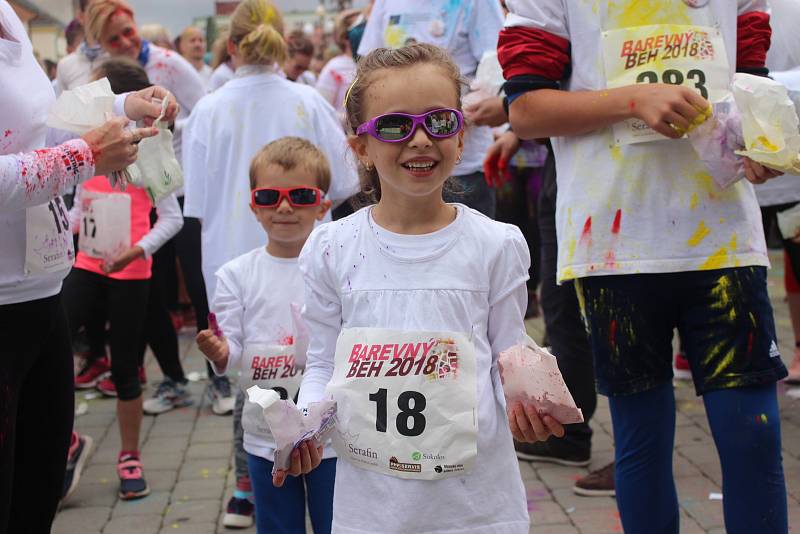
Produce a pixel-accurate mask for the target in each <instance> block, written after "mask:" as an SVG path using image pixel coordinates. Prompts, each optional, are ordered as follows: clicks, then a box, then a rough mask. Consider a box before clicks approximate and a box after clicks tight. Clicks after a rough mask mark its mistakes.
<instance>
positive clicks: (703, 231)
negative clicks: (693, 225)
mask: <svg viewBox="0 0 800 534" xmlns="http://www.w3.org/2000/svg"><path fill="white" fill-rule="evenodd" d="M710 233H711V230H709V229H708V226H706V223H705V222H704V221H700V223H699V224H698V225H697V230H695V231H694V234H693V235H692V237H690V238H689V241H687V244H688V245H689V246H690V247H696V246H697V245H699V244H700V243H701V242H702V241H703V239H705V238H706V237H708V234H710Z"/></svg>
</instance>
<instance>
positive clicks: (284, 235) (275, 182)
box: [250, 163, 331, 253]
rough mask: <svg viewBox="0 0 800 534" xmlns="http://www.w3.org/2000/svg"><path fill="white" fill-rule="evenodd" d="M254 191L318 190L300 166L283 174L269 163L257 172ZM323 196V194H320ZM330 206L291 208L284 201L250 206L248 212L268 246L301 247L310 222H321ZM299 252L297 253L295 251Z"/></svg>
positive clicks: (310, 225) (329, 204) (325, 204)
mask: <svg viewBox="0 0 800 534" xmlns="http://www.w3.org/2000/svg"><path fill="white" fill-rule="evenodd" d="M256 178H257V180H256V189H260V188H264V187H277V188H292V187H319V184H318V183H317V178H316V176H314V175H313V174H311V173H310V172H309V171H308V170H307V169H306V168H304V167H303V166H297V167H295V168H294V169H292V170H290V171H287V170H286V169H284V168H283V167H281V166H280V165H275V164H273V163H269V164H267V165H262V166H261V168H259V169H258V172H257V176H256ZM323 194H324V192H323ZM330 207H331V201H330V200H327V199H323V200H322V201H321V202H320V204H319V205H318V206H308V207H304V206H292V205H291V204H289V201H288V200H287V199H286V198H282V199H281V201H280V204H278V205H277V206H276V207H274V208H262V207H259V206H253V205H252V204H251V205H250V209H251V210H252V211H253V213H254V214H255V216H256V219H258V222H260V223H261V226H262V227H263V228H264V230H265V231H266V232H267V235H268V236H269V242H270V245H272V244H275V245H278V246H299V247H302V246H303V243H305V241H306V239H307V238H308V236H309V234H311V231H312V230H313V229H314V223H315V222H316V221H321V220H322V218H323V217H325V214H326V213H327V212H328V210H329V209H330ZM298 253H299V250H298Z"/></svg>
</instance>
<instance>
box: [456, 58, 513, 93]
mask: <svg viewBox="0 0 800 534" xmlns="http://www.w3.org/2000/svg"><path fill="white" fill-rule="evenodd" d="M504 83H505V80H504V79H503V68H502V67H501V66H500V61H499V60H498V59H497V51H488V52H485V53H484V54H483V57H481V61H480V63H478V70H477V71H476V72H475V79H474V80H472V82H471V83H470V84H469V93H467V94H466V95H464V97H463V99H462V104H463V105H464V106H470V105H472V104H475V103H477V102H481V101H482V100H485V99H487V98H491V97H493V96H497V95H498V94H500V90H501V89H502V88H503V84H504Z"/></svg>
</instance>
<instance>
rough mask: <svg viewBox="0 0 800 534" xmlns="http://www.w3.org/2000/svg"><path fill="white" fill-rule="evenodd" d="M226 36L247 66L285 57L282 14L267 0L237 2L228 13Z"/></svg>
mask: <svg viewBox="0 0 800 534" xmlns="http://www.w3.org/2000/svg"><path fill="white" fill-rule="evenodd" d="M230 38H231V41H233V42H234V43H235V44H236V46H237V48H238V49H239V55H240V56H241V58H242V62H243V63H245V64H247V65H272V64H273V63H283V61H284V60H285V59H286V42H285V41H284V40H283V17H282V16H281V12H280V11H278V8H276V7H275V6H274V5H273V4H272V2H269V1H268V0H244V1H243V2H241V3H240V4H239V6H238V7H237V8H236V10H235V11H234V12H233V15H232V16H231V28H230Z"/></svg>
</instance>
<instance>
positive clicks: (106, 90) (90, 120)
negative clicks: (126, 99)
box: [47, 78, 115, 135]
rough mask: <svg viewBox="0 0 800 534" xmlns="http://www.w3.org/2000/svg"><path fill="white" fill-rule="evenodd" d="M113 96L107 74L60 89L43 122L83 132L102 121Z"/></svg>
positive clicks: (112, 105) (61, 128)
mask: <svg viewBox="0 0 800 534" xmlns="http://www.w3.org/2000/svg"><path fill="white" fill-rule="evenodd" d="M114 98H115V95H114V92H113V91H112V90H111V83H110V82H109V81H108V78H101V79H100V80H97V81H94V82H92V83H87V84H86V85H81V86H78V87H76V88H75V89H71V90H68V91H64V92H63V93H61V95H59V97H58V100H56V103H55V104H53V107H51V108H50V114H49V115H48V117H47V125H48V126H50V127H51V128H58V129H59V130H66V131H68V132H73V133H76V134H78V135H83V134H85V133H86V132H88V131H89V130H92V129H94V128H97V127H98V126H100V125H102V124H103V123H104V122H106V120H107V119H106V117H108V115H109V114H111V113H112V112H113V109H114Z"/></svg>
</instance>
